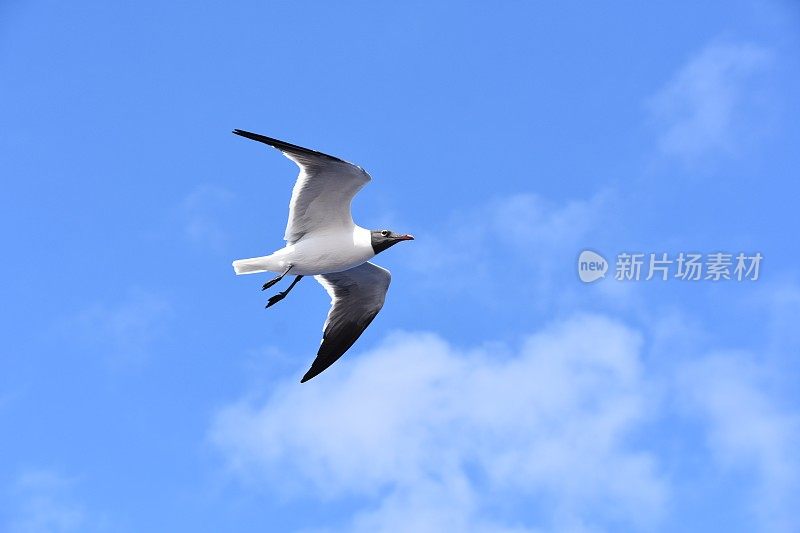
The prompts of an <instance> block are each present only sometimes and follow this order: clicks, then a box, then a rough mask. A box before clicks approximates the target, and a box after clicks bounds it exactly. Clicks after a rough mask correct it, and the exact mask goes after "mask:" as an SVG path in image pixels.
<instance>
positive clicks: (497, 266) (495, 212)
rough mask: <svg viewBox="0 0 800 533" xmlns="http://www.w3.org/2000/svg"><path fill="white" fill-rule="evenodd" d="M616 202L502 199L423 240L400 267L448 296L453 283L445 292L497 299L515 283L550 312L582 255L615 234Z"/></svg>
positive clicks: (607, 198) (457, 217)
mask: <svg viewBox="0 0 800 533" xmlns="http://www.w3.org/2000/svg"><path fill="white" fill-rule="evenodd" d="M611 202H612V195H611V194H610V193H607V192H604V193H599V194H595V195H594V196H592V197H590V198H587V199H574V200H569V201H564V202H560V203H559V202H554V201H551V200H548V199H546V198H543V197H541V196H539V195H536V194H531V193H525V194H516V195H512V196H508V197H503V198H495V199H493V200H490V201H489V202H487V203H486V204H485V205H481V206H477V207H475V208H473V209H470V210H465V211H462V212H459V213H456V214H454V215H452V216H451V217H450V219H449V220H448V221H447V222H446V223H444V224H442V225H441V226H440V227H438V228H436V229H435V230H433V231H430V232H427V233H421V234H420V236H419V239H418V240H417V241H416V242H415V243H414V246H413V247H409V249H408V250H407V251H405V253H404V254H403V256H402V257H401V258H400V260H402V261H405V262H406V263H407V265H408V267H409V268H410V269H413V270H416V271H417V272H418V274H419V278H418V279H419V280H421V281H422V282H423V284H427V285H428V286H430V287H437V288H442V287H441V285H442V284H441V280H442V279H447V284H446V287H445V288H446V290H449V291H452V292H456V293H459V292H463V291H464V290H470V289H472V288H473V287H476V286H480V287H482V288H483V290H484V291H485V292H486V293H487V294H496V293H497V292H498V291H497V290H495V289H499V288H501V287H497V286H496V285H497V284H503V283H505V281H504V279H505V276H507V275H509V276H510V275H514V276H515V277H516V279H523V280H525V285H526V286H530V288H531V290H533V291H535V293H536V297H535V298H532V299H531V300H532V301H534V302H536V304H537V305H541V306H547V305H549V304H550V303H551V300H550V297H552V296H553V295H554V294H555V293H557V292H560V289H556V287H559V286H560V285H561V284H559V283H555V282H554V280H555V278H557V277H562V276H564V275H565V274H566V275H567V276H570V275H572V274H573V271H572V266H573V264H574V262H575V259H576V258H577V254H578V252H579V251H580V247H581V246H585V245H586V243H587V240H588V239H589V237H590V236H591V235H592V233H593V231H596V229H597V228H598V227H603V226H605V227H608V218H609V217H608V206H609V204H610V203H611ZM498 274H503V276H498ZM428 286H426V287H425V288H426V289H428V288H430V287H428Z"/></svg>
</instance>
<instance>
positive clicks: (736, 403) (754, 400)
mask: <svg viewBox="0 0 800 533" xmlns="http://www.w3.org/2000/svg"><path fill="white" fill-rule="evenodd" d="M770 378H771V376H770V375H769V372H768V371H767V370H766V367H764V366H761V365H757V364H755V363H754V357H753V356H752V354H730V353H729V354H715V355H711V356H709V357H706V358H703V359H701V360H699V361H697V362H695V363H693V364H690V365H688V366H687V367H685V368H684V369H683V370H682V371H681V376H680V380H679V383H680V392H682V393H683V394H685V395H686V402H685V407H687V408H688V409H689V410H691V411H692V412H694V413H697V414H699V415H700V416H702V417H704V418H705V419H706V421H707V423H708V434H707V437H708V444H709V446H710V448H711V451H712V455H713V457H714V458H715V460H716V461H717V462H718V463H719V464H720V465H721V466H723V467H725V468H728V469H742V468H745V469H747V468H749V469H753V470H754V471H755V473H756V476H757V479H758V483H756V484H755V485H754V486H752V487H748V489H749V491H750V493H751V494H750V496H751V502H752V507H753V510H754V512H755V513H756V515H757V516H758V518H759V523H760V525H761V527H762V530H763V531H774V532H780V531H786V532H790V531H797V527H798V525H800V521H799V520H798V518H797V501H798V500H797V498H798V496H800V458H799V457H798V450H800V415H798V413H796V412H793V411H790V410H789V409H788V408H787V407H786V406H781V405H780V404H779V402H778V401H777V397H776V395H775V394H774V393H772V392H771V391H773V390H774V388H773V386H772V385H773V384H774V383H773V382H774V380H771V379H770Z"/></svg>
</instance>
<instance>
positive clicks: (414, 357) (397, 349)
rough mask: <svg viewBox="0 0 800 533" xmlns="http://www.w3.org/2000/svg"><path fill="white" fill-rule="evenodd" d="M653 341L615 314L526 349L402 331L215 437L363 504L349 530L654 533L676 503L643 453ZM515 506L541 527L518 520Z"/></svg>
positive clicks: (259, 468) (291, 386)
mask: <svg viewBox="0 0 800 533" xmlns="http://www.w3.org/2000/svg"><path fill="white" fill-rule="evenodd" d="M640 344H641V343H640V337H639V335H638V334H637V333H636V332H634V331H632V330H630V329H628V328H626V327H625V326H623V325H622V324H620V323H618V322H616V321H613V320H609V319H607V318H604V317H600V316H578V317H575V318H573V319H570V320H567V321H564V322H559V323H555V324H553V325H551V326H550V327H549V328H547V329H545V330H544V331H541V332H539V333H537V334H534V335H531V336H530V337H528V338H527V339H526V340H525V342H524V343H523V344H522V346H520V347H519V348H518V349H509V348H504V347H498V346H494V347H477V348H473V349H458V348H455V347H453V346H451V345H450V344H448V343H447V342H446V341H445V340H443V339H441V338H440V337H438V336H436V335H433V334H422V333H418V334H396V335H394V336H392V337H390V338H389V339H388V340H387V341H386V342H385V343H384V344H383V345H382V346H380V347H379V348H377V349H376V350H374V351H372V352H369V353H367V354H364V355H362V356H360V357H354V358H352V359H350V360H349V361H348V365H342V366H340V367H338V368H335V369H332V370H331V371H330V373H328V374H326V375H324V376H321V379H320V380H319V381H318V382H316V383H314V386H313V387H298V386H297V385H296V383H295V382H294V381H295V380H294V379H292V380H291V381H290V382H287V383H283V384H281V385H280V386H278V387H277V388H276V389H275V392H274V393H273V394H272V395H271V396H270V397H269V398H267V399H266V400H265V401H263V402H258V401H254V400H252V399H250V400H243V401H241V402H239V403H236V404H234V405H231V406H228V407H226V408H225V409H223V410H222V411H221V412H220V413H219V414H218V415H217V417H216V419H215V423H214V427H213V430H212V440H213V441H214V442H215V443H216V444H217V445H218V446H219V448H220V449H221V450H222V451H223V452H224V454H225V457H226V459H227V461H228V464H229V466H230V468H231V469H232V471H233V472H235V473H237V474H238V475H241V476H242V477H244V478H250V479H251V480H252V477H253V476H255V480H260V481H262V482H264V483H267V484H268V485H271V486H272V487H273V488H275V489H276V490H281V491H284V492H285V491H289V492H292V491H294V492H295V493H296V494H301V493H303V494H308V493H312V494H316V495H317V496H316V497H318V498H327V497H329V496H326V495H330V494H336V495H339V496H340V497H344V496H346V495H351V496H358V497H359V498H361V499H363V500H364V501H366V502H367V503H366V504H365V505H363V506H362V507H360V508H359V509H357V511H356V512H355V513H354V515H353V516H352V517H351V518H352V522H351V523H350V524H349V525H348V529H356V530H359V531H412V530H413V531H421V532H425V531H442V530H459V531H503V530H509V531H511V530H519V531H522V530H529V529H526V528H529V527H543V528H544V529H545V530H552V529H554V528H555V529H559V530H580V529H581V528H583V527H584V524H590V525H591V524H594V525H602V524H603V523H606V522H607V521H621V522H624V523H627V524H628V526H629V527H632V528H637V527H645V526H647V525H649V524H651V523H652V522H653V521H657V519H658V516H659V515H660V514H661V513H662V511H663V506H664V503H665V500H666V498H667V492H668V490H667V486H666V484H665V482H664V480H663V479H662V478H661V476H660V475H659V473H658V465H657V464H656V462H655V459H654V457H653V456H652V455H651V454H650V453H648V452H647V451H645V450H641V449H637V448H636V447H635V446H634V445H632V444H631V443H630V442H629V436H630V432H631V430H632V429H634V428H635V427H636V426H637V425H638V424H640V423H642V421H644V420H646V419H647V418H648V412H649V410H648V400H647V399H646V398H647V385H646V382H645V380H644V378H643V375H642V369H641V354H640V350H641V345H640ZM288 480H293V481H288ZM292 485H294V486H292ZM360 501H361V500H360ZM508 505H518V506H522V507H525V508H528V509H529V511H530V513H532V514H535V515H536V516H537V517H538V518H537V519H530V517H529V519H528V520H527V522H528V523H524V524H523V523H519V522H508V521H506V520H504V519H503V518H502V508H503V507H504V506H508ZM409 520H411V522H409ZM410 524H413V527H412V526H411V525H410ZM523 525H524V526H525V527H522V526H523ZM587 527H588V526H587ZM504 528H505V529H504Z"/></svg>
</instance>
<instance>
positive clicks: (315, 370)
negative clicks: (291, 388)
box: [300, 365, 327, 383]
mask: <svg viewBox="0 0 800 533" xmlns="http://www.w3.org/2000/svg"><path fill="white" fill-rule="evenodd" d="M325 368H327V367H325ZM325 368H319V366H314V365H311V368H309V369H308V372H306V374H305V376H303V379H301V380H300V383H305V382H306V381H308V380H310V379H313V378H315V377H317V376H319V375H320V374H321V373H322V371H323V370H325Z"/></svg>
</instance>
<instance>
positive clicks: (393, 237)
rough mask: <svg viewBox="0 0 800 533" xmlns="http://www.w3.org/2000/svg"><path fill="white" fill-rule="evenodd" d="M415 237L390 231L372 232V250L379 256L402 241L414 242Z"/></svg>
mask: <svg viewBox="0 0 800 533" xmlns="http://www.w3.org/2000/svg"><path fill="white" fill-rule="evenodd" d="M413 240H414V236H413V235H404V234H400V233H395V232H393V231H390V230H388V229H383V230H375V231H373V232H372V249H373V250H375V254H379V253H381V252H382V251H384V250H385V249H387V248H389V247H390V246H394V245H395V244H397V243H398V242H400V241H413Z"/></svg>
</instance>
